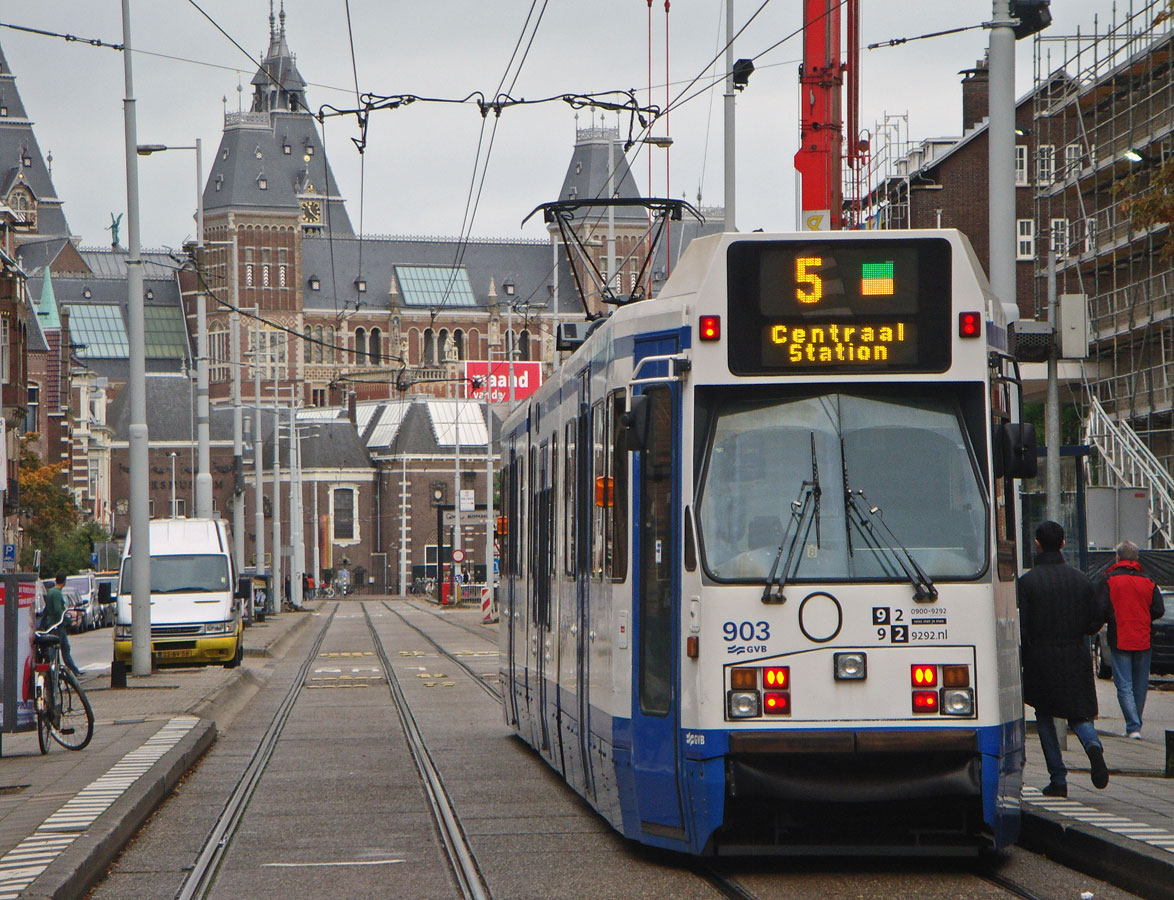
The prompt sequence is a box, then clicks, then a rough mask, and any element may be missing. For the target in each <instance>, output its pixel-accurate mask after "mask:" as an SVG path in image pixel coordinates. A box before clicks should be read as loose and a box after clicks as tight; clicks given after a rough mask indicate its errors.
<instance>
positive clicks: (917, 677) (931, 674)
mask: <svg viewBox="0 0 1174 900" xmlns="http://www.w3.org/2000/svg"><path fill="white" fill-rule="evenodd" d="M909 675H910V682H911V683H912V685H913V686H914V687H923V688H931V687H937V686H938V667H937V666H913V667H912V668H911V670H910V673H909Z"/></svg>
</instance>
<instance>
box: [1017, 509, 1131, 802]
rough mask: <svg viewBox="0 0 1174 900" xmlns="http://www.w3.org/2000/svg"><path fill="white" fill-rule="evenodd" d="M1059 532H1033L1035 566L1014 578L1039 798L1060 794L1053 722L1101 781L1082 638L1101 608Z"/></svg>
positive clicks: (1092, 690) (1047, 526)
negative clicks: (1041, 780)
mask: <svg viewBox="0 0 1174 900" xmlns="http://www.w3.org/2000/svg"><path fill="white" fill-rule="evenodd" d="M1063 546H1064V529H1063V527H1061V526H1060V525H1059V524H1058V523H1056V522H1044V523H1042V524H1041V525H1040V526H1039V527H1038V528H1037V529H1036V530H1035V549H1036V555H1035V567H1034V568H1032V569H1030V570H1029V571H1028V572H1026V573H1025V574H1024V575H1022V576H1021V577H1020V578H1019V583H1018V586H1017V587H1018V597H1019V627H1020V634H1021V637H1022V641H1021V644H1022V648H1023V700H1024V702H1025V703H1026V704H1027V705H1028V706H1032V707H1034V708H1035V721H1036V728H1037V731H1038V732H1039V742H1040V745H1041V746H1042V748H1043V753H1044V760H1045V762H1046V763H1047V766H1048V775H1050V776H1051V783H1050V784H1048V786H1047V787H1045V788H1044V789H1043V793H1044V796H1047V797H1067V796H1068V770H1067V769H1066V768H1065V767H1064V758H1063V756H1062V755H1061V753H1060V741H1059V738H1058V737H1057V735H1056V722H1055V719H1056V717H1060V718H1064V719H1067V720H1068V728H1069V730H1070V731H1072V732H1073V733H1074V734H1075V735H1076V737H1077V738H1078V739H1079V740H1080V744H1081V746H1082V747H1084V752H1085V753H1087V754H1088V761H1089V766H1090V770H1091V773H1092V783H1093V785H1094V786H1095V787H1098V788H1103V787H1105V785H1107V784H1108V783H1109V770H1108V768H1107V767H1106V766H1105V751H1104V747H1103V746H1102V744H1101V740H1100V738H1099V737H1097V731H1096V728H1095V727H1093V723H1092V720H1093V719H1095V718H1096V715H1097V692H1096V684H1095V682H1094V681H1093V671H1092V662H1091V656H1090V655H1089V645H1088V635H1090V634H1096V633H1097V632H1098V631H1100V629H1101V626H1102V625H1104V624H1105V610H1104V609H1102V608H1101V606H1100V604H1099V603H1098V601H1097V594H1096V591H1095V590H1094V588H1093V586H1092V583H1091V582H1090V581H1089V580H1088V577H1087V576H1085V574H1084V573H1083V572H1081V571H1080V570H1079V569H1076V568H1074V567H1073V566H1070V565H1067V564H1066V563H1065V562H1064V557H1063V555H1062V554H1061V553H1060V549H1061V548H1062V547H1063Z"/></svg>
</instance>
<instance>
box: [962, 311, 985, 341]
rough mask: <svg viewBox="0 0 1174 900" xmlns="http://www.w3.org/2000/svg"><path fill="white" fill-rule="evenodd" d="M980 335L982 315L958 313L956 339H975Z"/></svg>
mask: <svg viewBox="0 0 1174 900" xmlns="http://www.w3.org/2000/svg"><path fill="white" fill-rule="evenodd" d="M981 335H982V313H976V312H960V313H958V337H963V338H976V337H979V336H981Z"/></svg>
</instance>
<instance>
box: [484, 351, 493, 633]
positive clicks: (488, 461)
mask: <svg viewBox="0 0 1174 900" xmlns="http://www.w3.org/2000/svg"><path fill="white" fill-rule="evenodd" d="M488 348H489V345H488V344H486V352H485V355H486V357H487V358H488V362H487V363H486V369H487V371H489V372H493V351H492V350H490V349H488ZM492 401H493V397H492V396H491V392H490V390H489V379H488V378H486V379H485V512H486V515H487V516H488V518H486V520H485V587H486V589H487V590H488V591H489V611H490V614H491V615H492V612H493V609H494V602H493V601H494V597H493V557H494V553H493V525H494V522H495V521H496V519H495V518H494V515H493V407H492V406H491V405H490V404H491V403H492Z"/></svg>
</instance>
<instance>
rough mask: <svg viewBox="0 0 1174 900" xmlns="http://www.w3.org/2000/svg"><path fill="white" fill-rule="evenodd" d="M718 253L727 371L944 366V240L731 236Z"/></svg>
mask: <svg viewBox="0 0 1174 900" xmlns="http://www.w3.org/2000/svg"><path fill="white" fill-rule="evenodd" d="M728 254H729V255H728V257H727V278H728V292H729V313H728V316H729V323H730V327H729V365H730V371H731V372H733V373H734V374H735V375H759V374H779V373H796V374H799V373H803V374H810V373H825V374H841V375H842V374H851V373H856V372H944V371H946V369H948V368H949V367H950V358H951V354H950V345H951V339H952V336H953V335H952V333H951V328H950V324H951V315H950V309H951V304H950V259H951V256H950V254H951V249H950V244H949V242H948V241H946V240H943V239H941V238H901V239H894V240H878V239H876V238H875V237H873V238H869V239H858V240H853V239H845V240H795V241H738V242H736V243H733V244H731V245H730V247H729V251H728Z"/></svg>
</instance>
